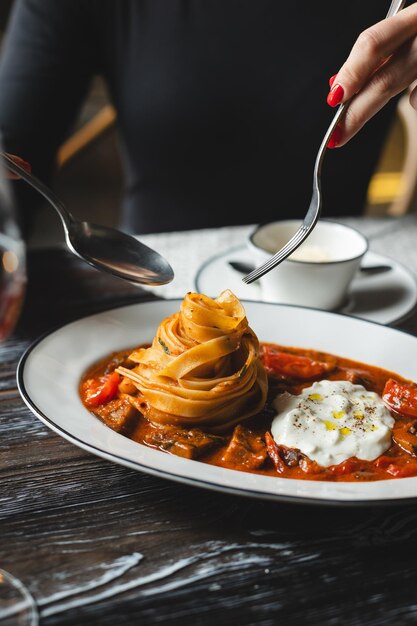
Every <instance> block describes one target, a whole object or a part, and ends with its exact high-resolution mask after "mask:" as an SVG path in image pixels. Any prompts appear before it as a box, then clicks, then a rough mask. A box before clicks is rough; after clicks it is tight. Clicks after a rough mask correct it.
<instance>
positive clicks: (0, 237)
mask: <svg viewBox="0 0 417 626" xmlns="http://www.w3.org/2000/svg"><path fill="white" fill-rule="evenodd" d="M0 150H2V146H1V137H0ZM10 187H11V185H10V181H9V179H8V178H7V175H6V172H5V171H4V170H3V169H2V168H1V166H0V343H1V342H3V341H4V340H5V339H7V337H9V335H10V333H11V332H12V331H13V328H14V327H15V325H16V322H17V320H18V318H19V314H20V310H21V307H22V303H23V298H24V294H25V285H26V259H25V245H24V242H23V240H22V238H21V235H20V231H19V227H18V224H17V220H16V213H15V207H14V205H13V201H12V192H11V188H10ZM0 566H1V563H0ZM37 624H38V611H37V609H36V604H35V601H34V599H33V597H32V596H31V595H30V593H29V591H28V589H27V588H26V587H25V586H24V585H23V583H22V582H21V581H20V580H19V579H18V578H16V577H15V576H13V575H12V574H10V573H9V572H6V571H5V570H3V569H1V568H0V626H36V625H37Z"/></svg>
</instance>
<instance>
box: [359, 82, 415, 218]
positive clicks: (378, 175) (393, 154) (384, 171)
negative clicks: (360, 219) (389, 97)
mask: <svg viewBox="0 0 417 626" xmlns="http://www.w3.org/2000/svg"><path fill="white" fill-rule="evenodd" d="M416 208H417V111H416V110H415V109H413V107H412V106H411V105H410V103H409V94H408V92H407V93H404V94H403V95H402V96H401V98H400V99H399V101H398V108H397V116H396V119H395V121H394V124H393V126H392V128H391V131H390V133H389V135H388V138H387V141H386V144H385V147H384V150H383V153H382V155H381V158H380V161H379V164H378V167H377V169H376V172H375V174H374V176H373V177H372V179H371V182H370V185H369V190H368V205H367V208H366V213H367V214H368V215H392V216H401V215H405V214H406V213H408V212H410V211H413V210H415V209H416Z"/></svg>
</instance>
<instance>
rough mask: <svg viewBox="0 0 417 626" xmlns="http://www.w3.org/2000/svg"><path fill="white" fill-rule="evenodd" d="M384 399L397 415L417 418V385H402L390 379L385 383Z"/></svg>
mask: <svg viewBox="0 0 417 626" xmlns="http://www.w3.org/2000/svg"><path fill="white" fill-rule="evenodd" d="M382 399H383V401H384V402H385V404H386V405H387V406H388V407H389V408H390V409H392V410H393V411H395V412H396V413H400V415H405V416H406V417H417V385H412V384H409V383H400V382H398V380H394V379H393V378H390V379H388V380H387V382H386V383H385V387H384V391H383V393H382Z"/></svg>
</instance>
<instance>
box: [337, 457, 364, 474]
mask: <svg viewBox="0 0 417 626" xmlns="http://www.w3.org/2000/svg"><path fill="white" fill-rule="evenodd" d="M362 465H363V463H361V461H360V460H359V459H357V458H356V457H350V458H349V459H346V461H342V462H341V463H339V464H338V465H330V467H329V468H328V469H329V471H330V472H332V474H335V475H336V476H343V475H344V474H352V473H353V472H357V471H358V470H360V469H361V466H362Z"/></svg>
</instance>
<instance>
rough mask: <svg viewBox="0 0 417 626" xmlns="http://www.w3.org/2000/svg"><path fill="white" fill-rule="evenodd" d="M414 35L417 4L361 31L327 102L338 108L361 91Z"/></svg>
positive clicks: (415, 33)
mask: <svg viewBox="0 0 417 626" xmlns="http://www.w3.org/2000/svg"><path fill="white" fill-rule="evenodd" d="M415 35H417V4H413V5H411V6H409V7H407V8H406V9H403V10H402V11H400V12H399V13H398V15H395V16H394V17H390V18H388V19H385V20H382V21H380V22H378V23H377V24H375V25H374V26H371V27H370V28H368V29H366V30H365V31H363V32H362V33H361V34H360V35H359V37H358V39H357V40H356V43H355V44H354V46H353V48H352V50H351V52H350V54H349V56H348V58H347V60H346V62H345V63H344V64H343V65H342V67H341V68H340V70H339V72H338V73H337V77H336V80H335V81H334V83H333V86H332V88H331V90H330V93H329V96H328V103H329V104H330V105H331V106H337V105H338V104H340V103H341V102H345V101H346V100H347V99H349V98H351V97H352V96H353V95H354V94H355V93H357V92H358V91H360V90H361V89H362V88H363V87H364V86H365V84H366V83H367V82H368V80H369V79H370V77H371V76H372V75H373V74H374V73H375V72H376V71H378V69H379V68H380V67H381V65H383V64H384V63H385V62H386V60H387V59H388V58H389V57H390V56H391V55H392V54H394V53H395V52H396V51H397V50H398V48H400V47H401V46H402V45H404V43H406V42H407V41H409V40H410V39H411V38H412V37H414V36H415Z"/></svg>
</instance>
